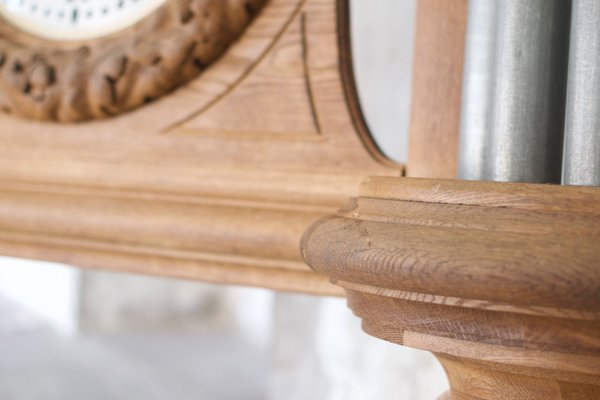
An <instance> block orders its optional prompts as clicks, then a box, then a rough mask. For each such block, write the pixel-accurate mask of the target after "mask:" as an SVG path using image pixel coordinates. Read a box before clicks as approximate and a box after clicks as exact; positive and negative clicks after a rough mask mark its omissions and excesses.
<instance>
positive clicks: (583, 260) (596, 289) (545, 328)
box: [302, 178, 600, 400]
mask: <svg viewBox="0 0 600 400" xmlns="http://www.w3.org/2000/svg"><path fill="white" fill-rule="evenodd" d="M599 243H600V188H578V187H560V186H548V185H529V184H523V185H521V184H504V183H483V182H465V181H462V182H461V181H450V180H433V179H432V180H426V179H410V178H390V179H388V178H371V179H369V180H367V181H366V182H365V183H364V184H363V185H362V188H361V195H360V196H359V197H358V198H357V199H353V200H351V202H350V204H349V206H348V207H346V208H345V209H343V210H340V211H339V212H338V213H337V214H336V215H332V216H329V217H325V218H323V219H321V220H320V221H319V222H317V223H315V224H314V225H313V226H312V227H311V228H310V229H309V230H308V231H307V232H305V234H304V237H303V241H302V253H303V256H304V258H305V260H306V262H307V263H308V264H309V265H310V266H311V267H312V268H313V269H315V270H316V271H318V272H320V273H323V274H325V275H327V276H329V277H330V278H331V279H332V281H333V282H334V283H336V284H338V285H339V286H341V287H343V288H344V289H345V290H346V293H347V296H348V305H349V307H350V308H352V309H353V311H354V312H355V314H357V315H358V316H359V317H361V318H362V320H363V328H364V329H365V331H366V332H367V333H369V334H371V335H373V336H376V337H379V338H381V339H384V340H388V341H391V342H394V343H398V344H404V345H407V346H411V347H416V348H420V349H423V350H427V351H431V352H433V353H435V354H437V355H438V356H439V358H440V359H441V360H442V363H443V364H444V366H445V368H446V370H447V372H448V375H449V378H450V382H451V386H452V388H453V391H452V397H451V399H453V400H454V399H500V398H502V399H505V398H510V399H513V398H515V399H517V398H518V399H538V398H539V399H542V398H543V399H575V398H577V399H579V398H594V397H577V396H581V395H582V393H591V394H594V395H597V394H598V393H600V245H599ZM482 385H483V386H482ZM486 385H487V386H489V387H493V386H494V385H496V386H497V387H498V388H499V390H498V391H496V392H495V391H493V390H491V389H490V390H487V389H486V390H484V389H482V387H485V386H486ZM490 385H491V386H490ZM548 388H552V390H550V391H549V389H548ZM519 391H520V393H522V396H521V397H519V396H516V395H515V393H519ZM538 392H539V393H541V395H538V394H536V393H538ZM502 396H504V397H502ZM515 396H516V397H515ZM536 396H537V397H536ZM539 396H542V397H539ZM544 396H546V397H544Z"/></svg>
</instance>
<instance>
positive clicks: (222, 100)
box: [0, 0, 403, 294]
mask: <svg viewBox="0 0 600 400" xmlns="http://www.w3.org/2000/svg"><path fill="white" fill-rule="evenodd" d="M174 1H175V2H176V0H174ZM234 3H235V2H234ZM234 3H231V4H234ZM235 4H237V3H235ZM257 9H258V8H257ZM347 16H348V4H347V2H346V1H334V0H270V1H268V2H267V4H265V6H264V7H263V8H262V9H261V10H260V12H259V13H258V14H257V15H255V16H253V19H252V22H251V23H250V25H249V26H248V27H247V28H246V29H245V31H244V33H243V35H242V36H241V37H240V38H239V40H237V41H236V42H235V43H233V44H231V45H230V46H229V47H228V49H227V51H225V52H224V54H223V55H222V56H221V57H220V58H218V59H217V60H215V61H214V62H213V63H212V64H211V65H210V66H207V68H206V69H205V70H204V71H203V72H202V74H201V75H200V76H198V77H197V78H195V79H193V80H191V81H190V82H189V83H187V84H186V85H183V86H181V87H179V89H177V90H176V91H174V92H173V93H171V94H169V95H166V96H163V97H160V98H158V99H157V100H156V101H153V102H151V103H149V104H146V105H144V106H142V107H138V108H135V109H131V110H129V111H128V112H124V113H121V114H119V115H116V116H113V117H111V118H107V119H101V120H92V121H89V122H81V123H71V124H68V123H52V122H43V121H32V120H26V119H22V118H18V117H16V116H14V115H7V114H0V126H1V127H2V129H0V253H1V254H3V255H10V256H17V257H27V258H35V259H42V260H52V261H59V262H65V263H69V264H72V265H76V266H80V267H93V268H105V269H113V270H119V271H133V272H139V273H150V274H159V275H167V276H176V277H183V278H191V279H202V280H205V281H210V282H219V283H234V284H245V285H254V286H261V287H268V288H273V289H280V290H295V291H304V292H310V293H320V294H339V293H340V291H339V289H337V288H335V287H334V286H332V285H330V284H329V283H328V282H327V279H326V278H325V277H323V276H321V275H319V274H316V273H314V272H313V271H311V270H310V269H309V268H307V267H306V265H305V264H304V263H303V261H302V259H301V255H300V251H299V249H298V244H299V242H300V238H301V235H302V233H303V231H304V230H305V229H306V227H307V226H308V225H309V224H310V223H311V222H312V221H314V220H315V219H318V218H319V217H320V216H322V215H326V214H328V213H331V212H333V211H334V210H335V209H337V208H339V207H340V206H341V205H342V204H343V203H344V201H345V198H346V197H348V196H352V195H355V194H356V191H357V188H358V185H359V183H360V181H362V180H363V179H364V178H365V177H366V176H369V175H376V174H378V175H390V176H398V175H400V174H401V173H402V169H403V167H402V166H401V165H396V164H394V163H392V162H390V161H388V160H386V159H385V158H384V157H383V156H382V155H381V154H380V153H379V151H378V150H377V146H376V145H375V144H374V143H373V141H372V138H371V137H370V135H369V134H368V131H367V129H366V126H365V124H364V120H363V119H362V116H361V115H360V113H359V109H358V99H357V98H356V90H355V88H354V86H353V84H352V80H351V77H352V66H351V64H350V62H351V56H350V54H349V49H350V44H349V37H348V35H349V29H348V21H347ZM0 44H1V43H0ZM92 44H93V43H92ZM85 83H86V82H83V83H82V84H85Z"/></svg>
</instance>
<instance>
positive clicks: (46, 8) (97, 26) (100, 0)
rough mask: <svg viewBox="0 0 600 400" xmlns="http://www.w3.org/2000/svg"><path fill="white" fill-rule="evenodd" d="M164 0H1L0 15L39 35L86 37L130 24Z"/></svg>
mask: <svg viewBox="0 0 600 400" xmlns="http://www.w3.org/2000/svg"><path fill="white" fill-rule="evenodd" d="M165 1H166V0H0V15H1V16H2V17H3V18H4V19H5V20H6V21H8V22H10V23H12V24H13V25H15V26H16V27H17V28H19V29H21V30H23V31H25V32H28V33H30V34H33V35H36V36H40V37H43V38H46V39H52V40H68V41H71V40H83V39H92V38H96V37H100V36H104V35H108V34H110V33H113V32H117V31H119V30H121V29H124V28H126V27H128V26H131V25H133V24H135V23H136V22H138V21H140V20H141V19H143V18H144V17H145V16H147V15H148V14H150V13H151V12H152V11H154V10H155V9H157V8H158V7H159V6H160V5H161V4H163V3H165ZM0 23H1V22H0Z"/></svg>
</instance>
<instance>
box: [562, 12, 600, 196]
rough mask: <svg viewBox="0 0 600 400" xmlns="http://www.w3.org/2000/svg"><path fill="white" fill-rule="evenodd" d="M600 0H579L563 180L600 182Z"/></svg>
mask: <svg viewBox="0 0 600 400" xmlns="http://www.w3.org/2000/svg"><path fill="white" fill-rule="evenodd" d="M599 23H600V2H599V1H598V0H575V1H574V2H573V27H572V30H571V49H570V61H569V86H568V96H567V120H566V129H565V159H564V176H563V182H564V183H565V184H570V185H600V29H599Z"/></svg>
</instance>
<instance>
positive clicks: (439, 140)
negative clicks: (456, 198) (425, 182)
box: [406, 0, 467, 179]
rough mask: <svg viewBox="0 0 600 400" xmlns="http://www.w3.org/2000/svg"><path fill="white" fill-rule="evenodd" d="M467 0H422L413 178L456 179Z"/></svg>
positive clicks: (415, 83)
mask: <svg viewBox="0 0 600 400" xmlns="http://www.w3.org/2000/svg"><path fill="white" fill-rule="evenodd" d="M466 22H467V0H441V1H440V0H419V1H417V21H416V24H417V25H416V34H415V45H414V46H415V54H414V66H413V78H412V100H411V116H410V136H409V147H408V165H407V168H406V173H407V176H411V177H420V178H450V179H452V178H454V177H456V173H457V156H458V138H459V131H460V101H461V91H462V79H463V60H464V50H465V49H464V48H465V32H466Z"/></svg>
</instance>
